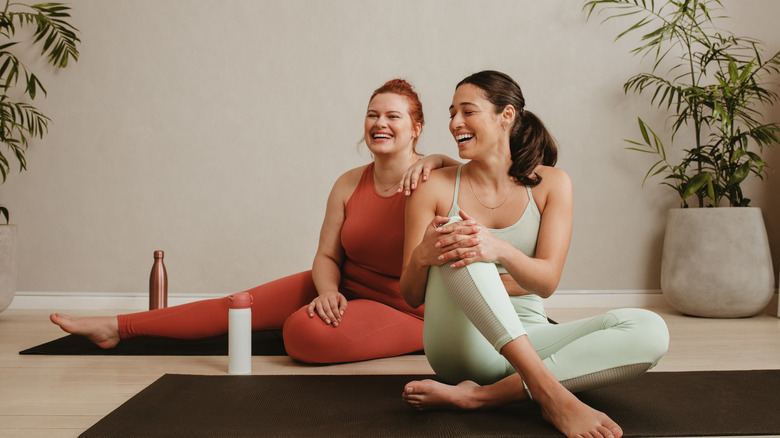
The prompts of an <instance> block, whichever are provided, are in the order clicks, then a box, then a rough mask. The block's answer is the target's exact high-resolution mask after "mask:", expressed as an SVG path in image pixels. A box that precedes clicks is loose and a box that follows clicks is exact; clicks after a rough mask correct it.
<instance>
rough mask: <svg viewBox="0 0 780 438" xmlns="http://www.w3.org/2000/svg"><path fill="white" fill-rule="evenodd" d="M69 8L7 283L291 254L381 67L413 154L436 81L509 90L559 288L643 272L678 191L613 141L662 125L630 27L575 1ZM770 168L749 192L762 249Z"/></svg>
mask: <svg viewBox="0 0 780 438" xmlns="http://www.w3.org/2000/svg"><path fill="white" fill-rule="evenodd" d="M69 3H70V4H71V5H72V6H73V8H74V11H73V14H74V21H75V24H76V26H77V27H78V28H79V29H80V30H81V35H80V36H81V39H82V40H83V45H82V47H81V59H80V61H79V62H78V63H77V64H74V65H73V66H72V68H69V69H68V70H66V71H63V72H60V73H58V74H56V75H43V76H44V79H45V82H44V83H45V85H46V87H47V89H48V91H49V97H48V99H47V100H45V101H41V102H39V104H40V105H41V107H42V109H43V110H44V111H45V112H46V114H48V115H49V116H50V117H51V118H52V119H53V123H52V124H51V129H50V132H49V135H48V136H47V137H46V139H45V140H44V141H42V142H36V143H35V144H34V145H33V146H32V147H31V148H30V151H29V153H28V162H29V171H28V172H26V173H23V174H21V175H19V174H14V175H12V176H11V177H10V178H9V180H8V182H7V183H6V184H5V185H3V186H2V187H0V199H1V200H2V202H3V204H5V205H7V206H8V207H9V208H10V209H11V214H12V222H14V223H16V224H18V225H19V232H20V236H19V269H20V271H19V290H21V291H64V292H77V291H86V292H111V293H126V292H141V291H144V290H146V288H147V284H148V274H149V270H150V268H151V264H152V252H153V251H154V250H156V249H163V250H165V251H166V264H167V267H168V273H169V277H170V291H171V293H174V294H175V293H209V294H211V293H218V294H222V293H229V292H233V291H237V290H242V289H245V288H249V287H252V286H254V285H257V284H260V283H262V282H265V281H269V280H271V279H274V278H277V277H279V276H281V275H285V274H290V273H294V272H297V271H300V270H303V269H307V268H308V267H309V266H310V263H311V259H312V257H313V254H314V251H315V248H316V244H317V235H318V232H319V227H320V224H321V221H322V216H323V211H324V205H325V199H326V196H327V194H328V192H329V189H330V186H331V184H332V183H333V181H334V180H335V179H336V178H337V176H338V175H339V174H340V173H342V172H343V171H344V170H346V169H348V168H351V167H355V166H358V165H361V164H363V163H366V162H367V161H368V160H369V157H368V154H367V153H366V151H365V149H364V148H363V149H359V148H358V147H357V146H356V143H357V141H358V140H359V139H360V138H361V136H362V121H363V114H364V111H365V106H366V104H367V99H368V97H369V95H370V93H371V91H372V90H373V89H374V88H376V87H377V86H379V85H381V84H382V83H383V82H384V81H386V80H388V79H391V78H393V77H404V78H407V79H408V80H410V81H411V82H412V83H414V84H415V85H416V87H417V88H418V91H419V92H420V94H421V97H422V99H423V104H424V108H425V110H426V118H427V123H426V126H425V132H424V134H423V137H422V141H421V149H422V150H423V151H424V152H426V153H431V152H442V153H449V154H453V153H455V147H454V144H453V141H452V139H451V137H450V136H449V133H448V131H447V117H448V112H447V107H448V106H449V103H450V99H451V97H452V92H453V88H454V85H455V84H456V83H457V81H459V80H460V79H462V78H463V77H464V76H466V75H468V74H470V73H473V72H475V71H478V70H482V69H487V68H490V69H497V70H502V71H504V72H507V73H509V74H510V75H511V76H513V77H514V78H515V79H516V80H517V81H518V82H519V83H520V84H521V86H522V87H523V89H524V93H525V95H526V99H527V102H528V109H530V110H532V111H534V112H536V113H537V114H538V115H539V116H540V117H541V118H542V119H543V120H544V121H545V123H546V124H547V125H548V127H549V128H550V130H551V131H552V133H553V134H554V136H555V137H556V138H557V140H558V141H559V143H560V162H559V166H560V167H561V168H563V169H565V170H566V171H567V172H569V174H570V175H571V177H572V179H573V180H574V184H575V229H574V238H573V241H572V247H571V252H570V254H569V257H568V260H567V265H566V269H565V272H564V277H563V280H562V283H561V289H581V290H626V289H636V290H646V289H657V288H658V287H659V279H658V275H659V270H660V253H661V244H662V236H663V229H664V224H665V216H666V210H667V209H668V208H670V207H675V206H676V205H677V200H676V198H675V195H674V194H673V193H672V192H671V191H670V190H669V189H666V188H663V187H660V186H657V185H656V184H655V182H656V181H657V180H656V181H653V182H651V183H649V184H648V185H647V186H646V187H645V188H644V189H643V188H641V182H642V176H643V175H644V172H645V170H646V169H647V166H648V165H649V164H650V161H649V159H650V158H649V157H645V156H642V155H639V154H636V153H632V152H628V151H625V150H624V149H623V148H624V146H625V144H624V143H623V142H622V141H621V139H623V138H636V130H635V119H636V117H637V116H638V115H639V116H642V117H643V118H648V119H655V120H657V121H661V122H662V121H663V120H664V119H663V118H662V117H658V116H654V114H657V113H656V112H655V111H654V110H652V109H651V108H650V107H649V105H648V104H647V101H646V99H645V98H642V97H636V96H629V97H626V96H624V94H623V92H622V89H621V85H622V83H623V82H624V81H625V79H627V78H628V77H629V76H631V75H632V74H634V73H636V72H638V71H639V67H638V63H639V59H638V58H636V57H632V56H631V55H629V53H628V50H629V49H630V48H632V47H633V41H634V40H627V41H619V42H617V43H613V39H614V37H615V35H616V33H617V30H618V28H619V27H620V26H615V25H611V24H607V25H600V24H599V20H592V21H591V22H586V21H585V17H584V15H583V13H582V12H581V10H580V7H581V4H582V2H578V1H572V0H554V1H550V0H548V1H539V0H537V1H532V0H524V1H519V0H505V1H493V0H490V1H487V0H485V1H474V0H468V1H453V0H426V1H418V0H399V1H394V2H384V1H383V2H379V1H359V0H331V1H314V0H310V1H302V0H294V1H288V0H285V1H281V0H280V1H268V0H264V1H250V0H240V1H238V0H233V1H223V0H219V1H217V0H213V1H208V0H188V1H184V0H177V1H173V0H168V1H158V0H122V1H116V0H111V1H105V0H70V2H69ZM739 4H741V9H744V10H738V8H737V7H736V6H735V5H739ZM746 4H749V5H750V7H749V8H746V7H745V6H744V5H746ZM727 5H728V6H730V10H729V13H730V14H731V15H732V16H734V17H735V19H734V21H732V22H731V29H732V30H734V31H736V32H737V33H746V34H748V35H751V36H755V37H757V38H760V39H763V40H764V41H765V42H766V43H767V46H768V48H769V49H770V50H772V51H776V50H778V49H780V34H778V33H777V30H776V26H775V24H776V23H775V19H774V17H777V16H778V15H780V2H777V1H773V0H762V1H759V0H753V1H751V2H749V3H748V2H736V1H730V2H728V3H727ZM770 118H771V120H773V121H778V120H780V112H779V111H778V110H777V109H775V110H774V112H773V113H772V114H770ZM778 152H780V151H777V150H775V151H774V152H772V153H771V154H770V155H769V160H770V162H771V164H773V165H774V166H775V167H777V166H780V160H778ZM777 172H778V171H777V169H775V170H771V171H770V176H769V180H768V181H767V182H766V183H765V184H764V185H759V184H751V186H750V189H749V196H750V197H752V198H753V200H754V205H755V206H759V207H762V208H764V215H765V219H766V221H767V227H768V229H769V233H770V238H771V242H772V249H773V252H774V253H775V260H776V261H777V259H778V257H777V255H778V253H780V222H779V218H780V211H778V206H777V202H775V201H774V199H773V194H774V193H777V192H778V188H779V187H778V186H780V176H779V175H778V173H777ZM776 266H777V263H776Z"/></svg>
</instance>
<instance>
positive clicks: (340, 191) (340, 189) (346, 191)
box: [331, 164, 369, 199]
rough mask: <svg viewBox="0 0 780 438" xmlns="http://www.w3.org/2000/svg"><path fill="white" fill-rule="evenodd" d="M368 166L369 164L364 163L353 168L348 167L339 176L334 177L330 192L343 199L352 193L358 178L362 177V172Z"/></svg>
mask: <svg viewBox="0 0 780 438" xmlns="http://www.w3.org/2000/svg"><path fill="white" fill-rule="evenodd" d="M368 166H369V165H368V164H366V165H363V166H360V167H356V168H354V169H350V170H348V171H346V172H344V173H343V174H341V176H339V177H338V179H336V182H335V183H334V184H333V189H332V190H331V192H332V193H333V194H335V195H338V196H340V197H341V198H344V199H347V198H349V197H350V196H352V193H353V192H354V191H355V189H356V188H357V186H358V184H360V178H362V177H363V172H365V171H366V168H367V167H368Z"/></svg>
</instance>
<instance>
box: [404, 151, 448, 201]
mask: <svg viewBox="0 0 780 438" xmlns="http://www.w3.org/2000/svg"><path fill="white" fill-rule="evenodd" d="M444 164H445V163H444V159H443V156H442V155H439V154H433V155H428V156H427V157H425V158H422V159H420V160H417V162H416V163H414V164H412V165H411V166H409V168H408V169H406V173H404V176H403V178H401V185H400V187H398V192H399V193H400V192H403V193H404V195H406V196H409V195H411V194H412V190H414V189H416V188H417V185H418V184H419V183H421V182H425V181H428V177H429V176H430V174H431V170H433V169H438V168H440V167H444Z"/></svg>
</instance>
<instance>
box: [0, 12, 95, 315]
mask: <svg viewBox="0 0 780 438" xmlns="http://www.w3.org/2000/svg"><path fill="white" fill-rule="evenodd" d="M69 11H70V7H69V6H66V5H63V4H60V3H42V4H36V5H31V6H29V5H25V4H23V3H11V2H10V0H7V1H6V3H5V8H4V9H3V10H2V11H0V184H2V183H4V182H5V181H6V178H7V177H8V173H9V172H10V171H11V169H12V167H14V166H12V161H13V160H14V159H15V160H16V162H17V163H18V165H19V171H20V172H21V171H23V170H25V169H27V161H26V160H25V152H26V151H27V147H28V145H29V140H30V139H31V138H35V137H37V138H41V139H42V138H43V136H44V134H45V133H46V132H47V130H48V123H49V121H50V119H49V118H48V117H46V116H45V115H44V114H43V113H42V112H40V111H39V110H38V109H37V108H36V107H35V106H34V105H32V104H31V103H30V102H32V101H33V100H35V97H36V96H38V95H39V94H40V93H41V92H42V93H43V94H44V96H45V95H46V89H45V88H44V87H43V84H42V83H41V81H40V80H39V79H38V77H37V76H35V74H34V73H33V72H32V71H31V70H30V69H29V68H28V67H27V66H26V65H25V64H24V63H23V62H22V61H21V60H20V59H19V57H17V53H18V51H19V50H24V49H23V48H22V45H20V43H22V42H26V41H30V42H31V43H32V46H34V47H38V48H39V49H40V50H41V51H40V57H42V58H45V59H46V62H48V63H49V64H51V65H52V66H54V67H56V68H65V67H67V66H68V61H70V60H71V59H73V60H74V61H77V60H78V55H79V52H78V49H77V47H76V45H77V44H78V43H79V42H81V41H80V40H79V38H78V36H77V35H76V32H78V30H77V29H76V28H75V27H73V26H72V25H71V24H70V23H68V19H70V13H69ZM25 58H27V59H29V58H30V57H29V56H25ZM0 214H2V216H3V217H4V218H5V224H4V225H0V311H3V310H5V309H6V308H7V307H8V305H9V304H11V300H13V297H14V295H15V293H16V235H17V229H16V225H10V224H9V212H8V209H7V208H6V207H5V206H3V205H0Z"/></svg>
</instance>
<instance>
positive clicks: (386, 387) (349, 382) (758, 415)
mask: <svg viewBox="0 0 780 438" xmlns="http://www.w3.org/2000/svg"><path fill="white" fill-rule="evenodd" d="M425 377H430V376H403V375H373V376H191V375H165V376H163V377H161V378H160V379H159V380H157V381H156V382H154V383H153V384H151V385H150V386H149V387H147V388H146V389H144V390H143V391H141V392H140V393H138V394H137V395H136V396H134V397H133V398H131V399H130V400H129V401H128V402H126V403H125V404H123V405H122V406H120V407H119V408H117V409H116V410H115V411H113V412H111V413H110V414H108V415H107V416H106V417H105V418H103V419H102V420H100V421H99V422H98V423H96V424H95V425H94V426H92V427H91V428H90V429H89V430H87V431H86V432H84V433H83V434H82V435H81V436H82V437H86V438H89V437H127V436H165V437H192V436H230V437H242V436H263V437H307V436H312V437H331V436H336V437H557V436H561V435H560V434H559V433H558V432H557V431H556V430H555V429H553V428H552V427H551V426H550V425H549V424H547V423H546V422H545V421H544V420H543V419H542V417H541V413H540V411H539V408H538V406H537V405H536V404H534V403H532V402H523V403H517V404H515V405H513V406H508V407H505V408H502V409H499V410H493V411H484V412H466V413H463V412H417V411H415V410H413V409H411V408H409V407H407V406H406V405H405V404H404V403H403V402H402V401H401V397H400V394H401V391H402V388H403V385H404V384H405V383H406V382H408V381H409V380H411V379H415V378H425ZM779 388H780V370H762V371H699V372H678V373H672V372H657V373H656V372H652V373H648V374H646V375H644V376H642V377H640V378H638V379H635V380H633V381H630V382H626V383H622V384H619V385H614V386H610V387H607V388H602V389H598V390H592V391H587V392H584V393H581V394H578V396H579V397H580V398H581V399H582V400H583V401H585V402H586V403H588V404H590V405H591V406H593V407H594V408H596V409H599V410H602V411H604V412H606V413H608V414H609V415H610V416H611V417H612V418H613V419H614V420H615V421H617V422H618V423H619V424H620V425H621V426H622V427H623V430H624V432H625V436H629V437H637V436H701V435H709V436H713V435H766V434H780V415H778V413H780V391H779V390H778V389H779Z"/></svg>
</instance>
